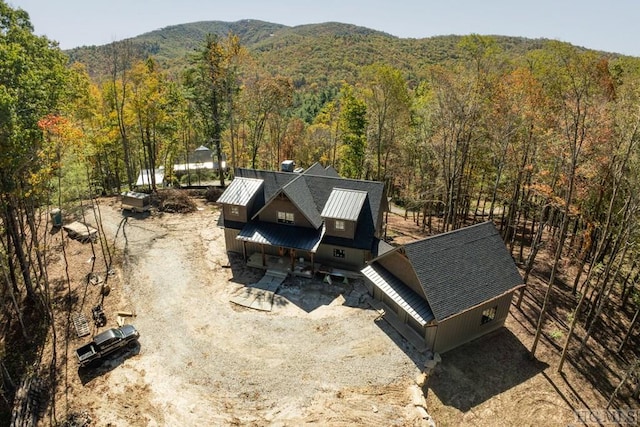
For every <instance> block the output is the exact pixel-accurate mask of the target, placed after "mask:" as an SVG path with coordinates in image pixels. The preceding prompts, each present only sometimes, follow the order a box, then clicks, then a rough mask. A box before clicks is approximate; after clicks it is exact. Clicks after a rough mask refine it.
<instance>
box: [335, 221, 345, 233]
mask: <svg viewBox="0 0 640 427" xmlns="http://www.w3.org/2000/svg"><path fill="white" fill-rule="evenodd" d="M335 229H336V230H338V231H344V221H343V220H341V219H336V221H335Z"/></svg>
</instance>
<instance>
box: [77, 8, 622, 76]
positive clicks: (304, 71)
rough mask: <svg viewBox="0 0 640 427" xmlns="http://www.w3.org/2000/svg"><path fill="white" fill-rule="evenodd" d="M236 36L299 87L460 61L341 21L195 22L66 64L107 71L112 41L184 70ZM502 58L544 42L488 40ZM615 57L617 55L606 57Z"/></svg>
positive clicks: (410, 72) (435, 41)
mask: <svg viewBox="0 0 640 427" xmlns="http://www.w3.org/2000/svg"><path fill="white" fill-rule="evenodd" d="M229 33H234V34H236V35H237V36H238V37H239V38H240V42H241V44H242V45H243V46H245V48H246V49H247V50H248V51H249V52H250V53H251V54H252V55H253V56H254V58H256V60H257V61H258V62H259V63H261V64H262V65H263V66H265V68H266V69H268V70H269V71H270V72H271V73H273V74H280V75H283V76H286V77H290V78H292V80H293V81H294V83H295V84H296V86H297V87H300V86H304V85H307V84H312V83H316V84H335V83H336V82H340V81H348V82H349V81H353V80H354V78H355V76H356V74H357V72H358V70H359V68H360V67H362V66H366V65H369V64H372V63H376V62H386V63H388V64H390V65H392V66H394V67H396V68H398V69H401V70H402V71H403V72H404V73H405V74H407V76H409V77H410V78H411V76H415V75H416V74H417V73H418V72H419V69H420V68H421V67H424V66H425V65H429V64H436V63H444V62H446V61H456V60H459V59H460V56H459V55H460V53H459V52H458V50H457V45H458V42H459V41H460V40H461V38H462V37H464V36H462V35H442V36H432V37H424V38H401V37H397V36H394V35H391V34H388V33H385V32H382V31H378V30H374V29H370V28H367V27H362V26H358V25H354V24H347V23H341V22H324V23H316V24H303V25H297V26H287V25H283V24H276V23H272V22H266V21H261V20H257V19H241V20H238V21H235V22H226V21H197V22H191V23H186V24H176V25H170V26H167V27H164V28H160V29H157V30H153V31H149V32H146V33H143V34H140V35H138V36H136V37H131V38H127V39H124V40H121V41H116V42H112V43H108V44H105V45H100V46H95V45H94V46H82V47H77V48H74V49H69V50H66V51H65V52H66V53H67V55H68V56H69V58H70V62H71V63H73V62H82V63H84V64H85V65H86V66H87V70H88V71H89V74H90V75H91V76H92V77H94V78H98V79H99V78H100V77H101V76H105V75H107V74H108V61H107V60H106V58H108V52H109V49H110V47H111V46H112V45H114V43H120V42H123V41H127V42H130V43H131V44H132V45H133V46H134V47H135V50H136V52H137V56H138V57H139V58H140V59H144V58H146V57H148V56H153V57H154V58H155V59H156V60H157V61H158V62H159V63H160V64H161V66H163V67H165V68H166V69H168V70H172V71H173V72H174V73H179V72H181V70H182V69H184V68H186V67H187V66H188V65H189V62H190V60H189V57H190V55H191V54H192V53H193V52H195V51H197V50H199V49H200V48H201V47H202V42H203V41H204V39H205V37H206V35H207V34H217V35H218V36H221V37H225V36H226V35H227V34H229ZM491 37H492V38H494V39H495V40H496V43H497V44H498V45H499V46H500V47H501V49H502V50H503V51H504V52H505V53H506V54H507V55H519V54H522V53H524V52H526V51H529V50H534V49H539V48H541V47H542V46H543V44H544V43H545V42H546V41H547V39H529V38H525V37H513V36H499V35H495V36H491ZM611 55H615V54H611Z"/></svg>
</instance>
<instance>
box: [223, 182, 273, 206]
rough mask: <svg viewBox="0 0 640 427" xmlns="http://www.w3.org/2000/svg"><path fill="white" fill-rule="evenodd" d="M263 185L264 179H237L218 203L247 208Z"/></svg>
mask: <svg viewBox="0 0 640 427" xmlns="http://www.w3.org/2000/svg"><path fill="white" fill-rule="evenodd" d="M263 183H264V181H263V180H262V179H255V178H244V177H235V178H234V179H233V181H231V184H229V186H228V187H227V189H226V190H225V191H224V193H222V195H221V196H220V197H219V198H218V203H224V204H229V205H239V206H247V204H248V203H249V202H250V201H251V199H252V198H253V197H254V196H255V195H256V193H257V192H258V190H260V188H261V187H262V185H263Z"/></svg>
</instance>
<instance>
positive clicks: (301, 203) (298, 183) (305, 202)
mask: <svg viewBox="0 0 640 427" xmlns="http://www.w3.org/2000/svg"><path fill="white" fill-rule="evenodd" d="M282 192H283V193H284V194H286V195H287V197H288V198H289V200H291V202H292V203H293V204H294V205H295V206H296V207H297V208H298V209H299V210H300V212H302V214H303V215H304V216H305V217H306V218H307V219H308V220H309V222H310V223H311V225H313V226H314V227H315V228H319V227H320V226H321V225H322V217H321V216H320V213H319V212H318V208H317V207H316V204H315V202H314V200H313V196H312V195H311V192H310V191H309V186H308V185H307V183H306V181H305V180H304V178H303V177H302V175H299V176H298V178H297V179H294V180H293V181H291V182H289V183H288V184H287V185H285V186H284V188H283V189H282Z"/></svg>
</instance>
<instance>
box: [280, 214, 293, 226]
mask: <svg viewBox="0 0 640 427" xmlns="http://www.w3.org/2000/svg"><path fill="white" fill-rule="evenodd" d="M278 222H279V223H281V224H293V223H294V216H293V212H280V211H278Z"/></svg>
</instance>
